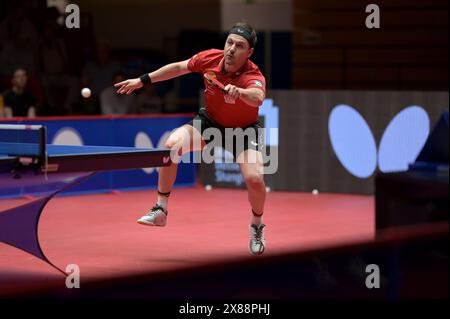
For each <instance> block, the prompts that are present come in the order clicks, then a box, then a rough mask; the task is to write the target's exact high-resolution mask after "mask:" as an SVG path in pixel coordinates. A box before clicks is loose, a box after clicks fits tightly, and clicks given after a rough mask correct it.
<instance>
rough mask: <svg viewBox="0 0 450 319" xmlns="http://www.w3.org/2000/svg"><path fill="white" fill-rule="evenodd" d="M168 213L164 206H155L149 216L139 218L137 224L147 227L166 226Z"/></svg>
mask: <svg viewBox="0 0 450 319" xmlns="http://www.w3.org/2000/svg"><path fill="white" fill-rule="evenodd" d="M168 213H169V212H168V211H167V210H166V209H164V208H163V207H162V206H159V205H155V206H153V207H152V209H150V211H149V212H148V214H147V215H144V216H142V217H141V218H139V219H138V220H137V222H138V223H139V224H142V225H147V226H166V223H167V214H168Z"/></svg>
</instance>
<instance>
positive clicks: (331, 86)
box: [293, 81, 345, 90]
mask: <svg viewBox="0 0 450 319" xmlns="http://www.w3.org/2000/svg"><path fill="white" fill-rule="evenodd" d="M293 88H294V89H297V90H342V89H345V88H344V86H343V84H342V83H307V82H300V81H294V86H293Z"/></svg>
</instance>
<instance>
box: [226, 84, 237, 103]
mask: <svg viewBox="0 0 450 319" xmlns="http://www.w3.org/2000/svg"><path fill="white" fill-rule="evenodd" d="M223 90H224V91H225V92H226V93H227V95H228V96H229V97H230V98H231V99H233V100H237V99H239V97H240V96H241V89H240V88H238V87H237V86H234V85H232V84H228V85H226V86H225V88H224V89H223Z"/></svg>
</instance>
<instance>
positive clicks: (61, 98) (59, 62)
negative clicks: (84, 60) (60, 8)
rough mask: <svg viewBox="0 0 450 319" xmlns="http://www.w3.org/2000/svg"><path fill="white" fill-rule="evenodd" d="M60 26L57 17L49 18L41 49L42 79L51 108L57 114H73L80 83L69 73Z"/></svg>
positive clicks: (67, 57)
mask: <svg viewBox="0 0 450 319" xmlns="http://www.w3.org/2000/svg"><path fill="white" fill-rule="evenodd" d="M58 28H59V25H58V24H57V23H56V18H53V19H49V20H47V22H46V24H45V27H44V30H43V38H42V41H41V43H40V50H39V51H40V58H41V59H40V62H41V72H42V73H41V79H42V82H43V86H44V90H45V95H46V98H47V103H48V105H49V106H50V109H52V110H54V113H56V114H61V113H62V114H71V113H72V110H73V106H74V104H76V103H77V102H78V91H79V89H80V83H79V80H78V79H77V78H76V77H75V76H72V75H70V74H69V55H68V52H67V48H66V45H65V43H64V40H63V38H62V37H61V34H60V33H59V32H58ZM61 106H62V107H63V109H62V110H61V109H60V108H61Z"/></svg>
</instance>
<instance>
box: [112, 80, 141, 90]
mask: <svg viewBox="0 0 450 319" xmlns="http://www.w3.org/2000/svg"><path fill="white" fill-rule="evenodd" d="M143 86H144V84H142V81H141V80H140V79H139V78H137V79H129V80H125V81H122V82H119V83H116V84H114V87H116V88H119V89H118V90H117V93H119V94H131V93H132V92H133V91H134V90H137V89H140V88H141V87H143Z"/></svg>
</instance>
